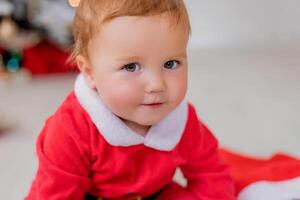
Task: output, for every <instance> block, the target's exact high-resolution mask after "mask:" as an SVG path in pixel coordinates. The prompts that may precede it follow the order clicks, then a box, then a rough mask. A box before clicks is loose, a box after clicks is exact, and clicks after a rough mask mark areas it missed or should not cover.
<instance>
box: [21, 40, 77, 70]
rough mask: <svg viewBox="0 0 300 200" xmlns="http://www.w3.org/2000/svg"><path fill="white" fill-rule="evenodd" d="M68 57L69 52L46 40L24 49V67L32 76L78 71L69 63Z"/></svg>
mask: <svg viewBox="0 0 300 200" xmlns="http://www.w3.org/2000/svg"><path fill="white" fill-rule="evenodd" d="M68 57H69V53H68V52H66V51H64V50H62V49H61V48H59V47H58V46H56V45H55V44H53V43H51V42H49V41H46V40H44V41H41V42H40V43H38V44H37V45H36V46H33V47H30V48H26V49H24V52H23V62H22V66H23V67H24V68H26V69H28V70H29V71H30V72H31V73H32V74H48V73H61V72H70V71H78V69H77V67H76V65H75V64H72V63H67V59H68Z"/></svg>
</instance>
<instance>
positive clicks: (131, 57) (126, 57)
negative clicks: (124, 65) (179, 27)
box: [116, 56, 142, 61]
mask: <svg viewBox="0 0 300 200" xmlns="http://www.w3.org/2000/svg"><path fill="white" fill-rule="evenodd" d="M140 59H142V57H141V56H122V57H116V60H118V61H127V60H140Z"/></svg>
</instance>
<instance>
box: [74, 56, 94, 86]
mask: <svg viewBox="0 0 300 200" xmlns="http://www.w3.org/2000/svg"><path fill="white" fill-rule="evenodd" d="M76 64H77V66H78V68H79V70H80V72H81V73H82V74H83V76H84V77H85V80H86V83H87V84H88V86H89V87H90V88H91V89H96V84H95V79H94V75H93V68H92V66H91V64H90V62H89V60H88V59H87V58H86V57H84V56H83V55H81V54H79V55H77V56H76Z"/></svg>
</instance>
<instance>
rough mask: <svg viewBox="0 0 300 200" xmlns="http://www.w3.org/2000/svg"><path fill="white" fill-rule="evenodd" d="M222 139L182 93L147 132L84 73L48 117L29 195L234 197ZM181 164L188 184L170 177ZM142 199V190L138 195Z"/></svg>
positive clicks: (60, 199) (53, 198) (58, 199)
mask: <svg viewBox="0 0 300 200" xmlns="http://www.w3.org/2000/svg"><path fill="white" fill-rule="evenodd" d="M217 146H218V145H217V141H216V139H215V138H214V136H213V135H212V134H211V132H210V131H209V130H208V129H207V128H206V126H205V125H203V124H202V123H201V122H200V123H199V120H198V118H197V115H196V112H195V109H194V108H193V107H192V106H191V105H190V104H188V103H187V102H186V101H183V102H182V103H181V104H180V105H179V106H178V107H177V108H175V109H174V110H173V111H172V112H171V113H169V114H168V115H167V116H166V117H165V118H164V119H163V120H161V121H160V122H159V123H158V124H156V125H153V126H152V127H151V128H150V130H149V132H148V133H147V135H146V136H141V135H139V134H137V133H136V132H134V131H133V130H131V129H130V128H128V127H127V126H126V125H125V124H124V123H123V122H122V121H121V120H120V119H119V118H118V117H117V116H115V115H114V114H113V113H111V112H110V111H109V110H108V109H107V108H106V107H105V105H104V104H103V103H102V101H101V99H100V98H99V95H98V94H97V92H96V91H93V90H91V89H90V88H89V87H88V86H87V84H86V83H85V80H84V78H83V76H79V78H78V79H77V80H76V83H75V91H74V92H72V93H71V94H70V95H69V96H68V97H67V98H66V100H65V101H64V102H63V104H62V105H61V106H60V108H59V109H58V110H57V111H56V112H55V114H54V115H52V116H51V117H50V118H49V119H48V120H47V122H46V124H45V127H44V129H43V130H42V132H41V134H40V136H39V138H38V141H37V154H38V159H39V167H38V171H37V174H36V178H35V180H34V181H33V183H32V186H31V189H30V192H29V194H28V196H27V197H26V198H25V199H26V200H36V199H42V200H66V199H72V200H82V199H84V198H85V197H84V196H85V195H86V194H87V193H88V194H90V195H93V196H95V197H98V198H103V199H133V198H132V197H133V196H138V197H142V198H146V197H148V196H150V195H153V194H155V193H157V192H158V191H160V193H159V194H158V195H157V197H156V198H155V199H158V200H231V199H235V197H234V186H233V181H232V179H231V177H230V175H229V172H228V169H227V167H226V166H225V165H224V164H223V162H222V161H221V160H220V158H219V156H218V153H217ZM177 167H179V168H180V169H181V170H182V172H183V175H184V176H185V178H186V179H187V183H188V184H187V186H186V187H182V186H180V185H178V184H176V183H174V182H172V178H173V175H174V172H175V169H176V168H177ZM137 199H141V198H137Z"/></svg>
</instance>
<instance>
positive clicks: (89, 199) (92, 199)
mask: <svg viewBox="0 0 300 200" xmlns="http://www.w3.org/2000/svg"><path fill="white" fill-rule="evenodd" d="M162 191H163V190H160V191H158V192H156V193H154V194H152V195H150V196H148V197H145V198H141V197H137V198H135V199H133V200H155V199H156V197H157V196H158V195H159V194H160V193H161V192H162ZM84 199H85V200H100V199H101V200H106V199H105V198H100V197H96V196H93V195H91V194H88V193H86V194H85V196H84Z"/></svg>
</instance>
